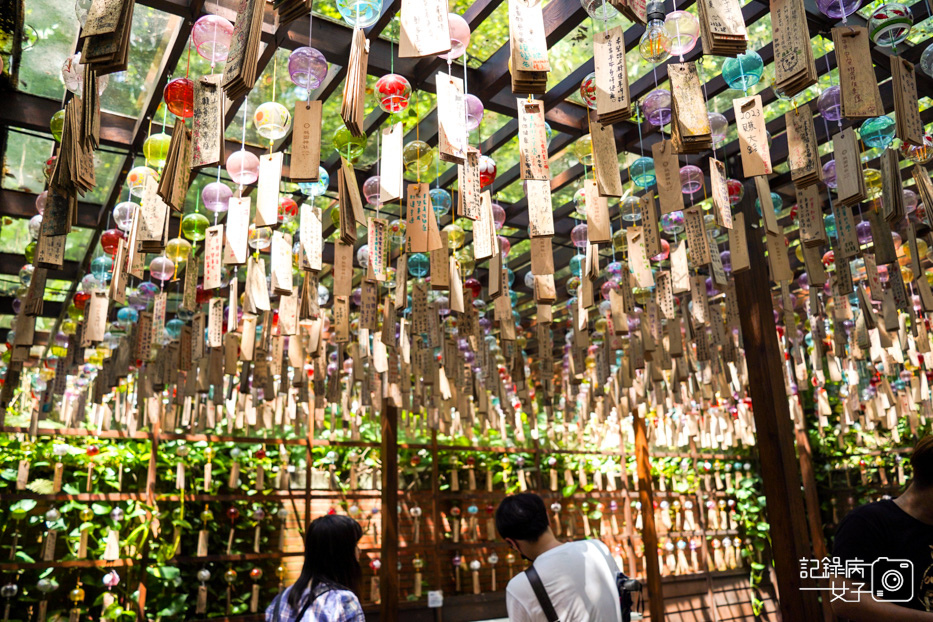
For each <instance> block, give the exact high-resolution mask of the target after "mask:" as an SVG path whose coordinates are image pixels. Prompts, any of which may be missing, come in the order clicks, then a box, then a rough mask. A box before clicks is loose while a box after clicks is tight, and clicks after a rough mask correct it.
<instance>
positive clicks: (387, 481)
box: [379, 400, 398, 622]
mask: <svg viewBox="0 0 933 622" xmlns="http://www.w3.org/2000/svg"><path fill="white" fill-rule="evenodd" d="M397 507H398V409H397V408H396V407H395V406H393V405H392V404H390V403H389V401H388V400H383V402H382V511H381V512H380V513H379V514H380V515H381V516H382V554H381V557H382V559H381V561H382V568H381V570H380V573H379V574H380V576H379V598H380V601H381V603H380V606H379V620H380V622H395V621H396V620H398V512H396V511H395V509H396V508H397Z"/></svg>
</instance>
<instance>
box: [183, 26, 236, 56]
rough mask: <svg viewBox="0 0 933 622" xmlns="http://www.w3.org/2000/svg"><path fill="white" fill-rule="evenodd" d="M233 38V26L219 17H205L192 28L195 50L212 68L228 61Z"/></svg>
mask: <svg viewBox="0 0 933 622" xmlns="http://www.w3.org/2000/svg"><path fill="white" fill-rule="evenodd" d="M232 38H233V24H231V23H230V22H229V21H228V20H227V19H224V18H223V17H220V16H219V15H204V16H203V17H200V18H198V21H196V22H195V23H194V26H193V27H192V28H191V40H192V42H194V49H195V50H196V51H197V53H198V56H200V57H201V58H203V59H205V60H208V61H210V62H211V65H212V66H213V65H214V64H216V63H222V62H224V61H226V60H227V54H228V53H229V52H230V40H231V39H232Z"/></svg>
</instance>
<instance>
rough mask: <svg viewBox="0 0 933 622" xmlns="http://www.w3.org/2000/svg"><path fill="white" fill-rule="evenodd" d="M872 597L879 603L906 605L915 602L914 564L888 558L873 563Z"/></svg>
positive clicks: (905, 560)
mask: <svg viewBox="0 0 933 622" xmlns="http://www.w3.org/2000/svg"><path fill="white" fill-rule="evenodd" d="M871 595H872V598H874V599H875V600H877V601H884V602H889V603H906V602H910V601H911V600H913V599H914V565H913V562H911V561H910V560H908V559H890V558H888V557H879V558H878V559H876V560H875V561H874V562H872V565H871Z"/></svg>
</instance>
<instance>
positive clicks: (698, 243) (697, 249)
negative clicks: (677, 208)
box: [684, 207, 711, 267]
mask: <svg viewBox="0 0 933 622" xmlns="http://www.w3.org/2000/svg"><path fill="white" fill-rule="evenodd" d="M684 217H685V218H684V230H685V232H686V235H687V245H688V246H689V247H690V263H691V264H692V265H693V266H696V267H699V266H706V265H709V262H710V261H711V258H710V248H709V239H708V238H707V237H706V225H705V223H704V222H703V213H702V212H701V211H700V210H699V209H698V208H695V207H691V208H690V209H687V210H684Z"/></svg>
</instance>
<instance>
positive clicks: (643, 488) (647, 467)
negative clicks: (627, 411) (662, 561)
mask: <svg viewBox="0 0 933 622" xmlns="http://www.w3.org/2000/svg"><path fill="white" fill-rule="evenodd" d="M632 414H633V415H634V420H635V464H636V466H637V467H638V500H639V501H641V522H642V530H641V539H642V542H644V544H645V567H646V568H647V571H648V577H647V578H648V608H649V611H650V612H651V621H652V622H662V620H664V594H663V592H662V591H661V568H660V565H659V564H658V533H657V530H656V529H655V526H654V495H653V494H652V490H651V488H652V486H651V463H650V462H649V461H648V432H647V430H645V420H644V419H642V418H641V416H639V414H638V412H637V411H632Z"/></svg>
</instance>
